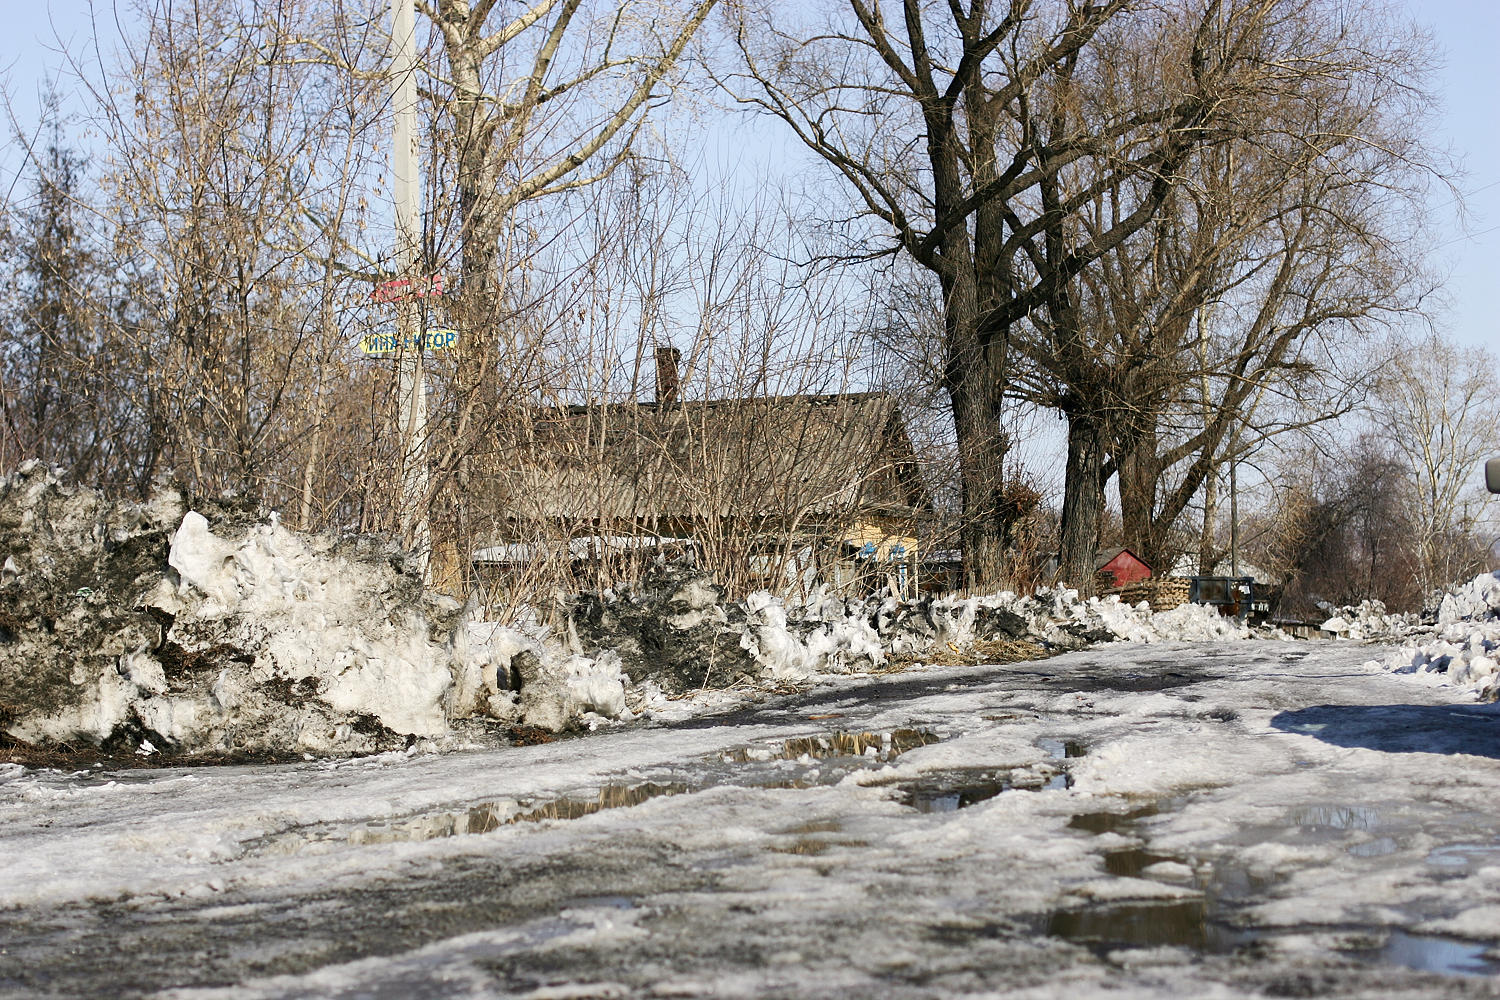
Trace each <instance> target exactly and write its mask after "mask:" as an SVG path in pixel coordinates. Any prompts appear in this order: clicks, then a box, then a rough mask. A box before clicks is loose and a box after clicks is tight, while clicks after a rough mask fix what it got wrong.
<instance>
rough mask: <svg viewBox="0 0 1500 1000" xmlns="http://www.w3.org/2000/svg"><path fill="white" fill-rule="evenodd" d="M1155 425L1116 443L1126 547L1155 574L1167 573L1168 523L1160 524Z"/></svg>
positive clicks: (1158, 466)
mask: <svg viewBox="0 0 1500 1000" xmlns="http://www.w3.org/2000/svg"><path fill="white" fill-rule="evenodd" d="M1156 437H1157V435H1156V428H1155V427H1154V426H1152V427H1148V428H1144V429H1142V430H1141V431H1140V432H1139V433H1137V434H1134V435H1131V436H1129V437H1127V438H1126V439H1124V440H1122V441H1120V442H1118V443H1117V447H1118V448H1119V456H1118V457H1119V469H1118V475H1119V477H1120V520H1121V523H1122V527H1123V528H1124V536H1125V537H1124V541H1125V546H1126V548H1128V549H1130V551H1132V552H1134V553H1135V554H1136V555H1137V556H1139V557H1140V559H1141V561H1142V562H1144V563H1145V564H1146V565H1147V566H1150V567H1151V572H1152V573H1155V574H1163V573H1166V572H1167V570H1168V569H1169V568H1170V567H1169V566H1167V565H1166V563H1167V559H1168V556H1169V553H1168V552H1167V548H1168V543H1167V533H1168V531H1169V530H1170V528H1169V526H1167V525H1162V524H1158V523H1157V521H1156V520H1155V518H1154V516H1153V515H1154V514H1155V512H1156V487H1157V483H1158V482H1159V481H1160V479H1161V462H1160V461H1159V459H1158V457H1157V450H1156Z"/></svg>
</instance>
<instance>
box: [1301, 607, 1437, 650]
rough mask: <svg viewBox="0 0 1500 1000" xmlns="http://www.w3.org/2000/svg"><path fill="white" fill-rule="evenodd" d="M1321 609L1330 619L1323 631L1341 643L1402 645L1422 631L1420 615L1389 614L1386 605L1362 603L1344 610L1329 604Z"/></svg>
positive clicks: (1324, 623)
mask: <svg viewBox="0 0 1500 1000" xmlns="http://www.w3.org/2000/svg"><path fill="white" fill-rule="evenodd" d="M1320 607H1322V609H1323V610H1324V611H1326V612H1327V613H1328V615H1329V617H1328V619H1327V620H1326V621H1325V622H1323V624H1322V625H1321V626H1319V627H1320V628H1321V629H1322V631H1324V632H1332V633H1333V634H1334V635H1336V636H1338V637H1339V638H1341V639H1354V640H1365V641H1373V642H1398V641H1400V640H1401V639H1402V638H1404V637H1405V636H1407V635H1409V634H1410V633H1412V632H1413V631H1418V630H1420V629H1421V627H1422V618H1421V616H1420V615H1413V614H1403V613H1401V612H1388V611H1386V609H1385V603H1384V602H1383V601H1361V602H1360V603H1359V604H1358V605H1352V606H1349V607H1343V608H1336V607H1334V606H1333V605H1331V604H1326V603H1325V604H1322V605H1320Z"/></svg>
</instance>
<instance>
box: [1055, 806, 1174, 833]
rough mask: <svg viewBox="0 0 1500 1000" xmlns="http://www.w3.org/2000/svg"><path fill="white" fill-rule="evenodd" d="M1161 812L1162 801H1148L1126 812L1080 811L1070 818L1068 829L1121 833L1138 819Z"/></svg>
mask: <svg viewBox="0 0 1500 1000" xmlns="http://www.w3.org/2000/svg"><path fill="white" fill-rule="evenodd" d="M1159 812H1161V803H1159V802H1148V803H1146V804H1145V805H1142V806H1137V807H1135V808H1134V809H1129V810H1126V811H1125V812H1092V813H1079V814H1078V815H1076V816H1074V817H1073V818H1072V819H1070V820H1068V829H1069V830H1083V831H1084V832H1086V833H1119V832H1120V831H1121V830H1123V829H1124V828H1126V827H1128V826H1131V825H1132V824H1134V823H1135V822H1136V820H1141V819H1145V818H1146V817H1148V816H1155V815H1156V814H1157V813H1159Z"/></svg>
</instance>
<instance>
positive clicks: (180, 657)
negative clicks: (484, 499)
mask: <svg viewBox="0 0 1500 1000" xmlns="http://www.w3.org/2000/svg"><path fill="white" fill-rule="evenodd" d="M478 617H479V616H478V614H477V613H476V612H475V611H474V609H473V608H472V607H465V606H462V605H460V604H459V602H457V601H455V600H453V599H451V598H447V597H442V596H438V595H435V594H432V593H430V592H428V591H426V590H425V589H424V587H423V584H422V579H421V574H420V572H419V571H418V569H417V568H416V567H415V566H414V565H413V564H412V563H411V561H410V560H409V559H408V558H407V556H406V555H405V554H404V553H402V552H401V551H400V550H398V549H396V548H395V547H393V546H392V545H390V544H389V543H388V542H386V541H383V540H381V539H379V538H375V537H371V536H350V537H334V536H331V535H311V534H306V533H302V532H297V531H293V530H290V529H288V528H286V527H285V526H284V525H282V524H281V523H280V522H279V521H278V519H277V517H276V516H275V515H274V514H266V513H264V512H263V511H260V510H258V509H256V508H254V507H253V505H248V504H245V503H242V502H238V501H233V500H219V501H214V500H207V499H204V498H191V497H189V496H188V495H187V494H186V493H185V492H184V491H183V490H181V489H180V488H176V487H172V486H170V485H165V484H164V485H160V486H158V487H157V488H156V489H154V491H153V492H152V494H151V495H150V497H149V498H148V499H147V500H145V501H144V502H141V503H127V502H115V501H110V500H108V499H106V498H105V497H104V496H103V495H102V494H101V493H99V492H98V491H96V490H91V489H86V488H82V487H77V486H71V485H67V484H65V483H63V482H62V481H61V480H60V479H59V478H58V476H57V475H56V474H55V473H53V472H51V471H49V470H47V469H46V468H45V467H43V466H42V465H40V464H39V463H30V464H28V465H26V466H24V467H22V468H21V469H20V470H19V471H18V472H17V473H16V474H14V475H13V476H10V477H8V478H6V479H3V480H0V732H3V733H4V734H6V735H7V736H8V737H10V738H11V739H14V740H20V741H22V742H23V743H26V744H32V745H37V746H59V745H61V746H73V747H79V746H93V747H102V748H104V749H106V750H108V751H112V752H127V753H128V752H136V753H141V754H146V755H150V754H154V753H159V752H160V753H168V754H180V753H218V754H236V753H254V754H264V753H273V754H274V753H368V752H374V751H380V750H387V749H395V748H400V747H405V746H409V745H411V744H412V743H414V742H416V741H419V740H428V741H437V743H436V744H435V745H444V744H443V741H445V740H447V741H461V740H464V739H467V736H466V735H465V734H466V733H468V732H469V727H467V726H463V725H460V726H459V729H458V731H457V732H456V731H455V729H454V725H455V723H462V722H464V720H481V722H492V723H493V722H498V723H504V724H526V725H531V726H539V727H542V728H545V729H549V730H554V731H555V730H559V729H563V728H566V727H568V726H572V725H579V724H583V725H592V724H597V723H598V722H600V721H602V720H607V719H621V720H628V719H630V718H633V717H635V715H636V714H638V713H640V712H642V711H648V710H655V709H658V708H660V707H661V706H662V705H663V704H664V703H665V702H666V701H667V700H669V699H678V698H681V697H683V696H685V695H691V694H695V693H697V692H700V691H704V690H724V689H729V688H738V687H747V686H748V687H760V688H767V687H769V688H775V687H778V686H781V685H784V684H786V683H797V682H803V681H807V680H811V679H813V678H816V677H819V676H826V675H830V674H847V673H854V672H861V671H867V670H874V669H879V668H881V667H883V666H885V665H886V663H887V659H888V657H892V656H895V657H900V658H906V659H918V658H920V657H921V656H922V655H923V654H924V653H926V652H927V651H929V650H935V649H936V650H942V649H944V648H945V647H962V646H966V645H970V644H972V643H975V642H981V641H990V640H1027V641H1031V642H1036V643H1040V644H1043V645H1046V646H1048V647H1050V648H1054V649H1076V648H1080V647H1082V646H1085V645H1089V644H1092V643H1099V642H1110V641H1116V640H1127V641H1134V642H1155V641H1161V640H1184V639H1187V640H1192V639H1223V638H1243V637H1247V636H1249V635H1250V632H1249V630H1248V629H1246V628H1245V627H1244V626H1243V625H1241V624H1239V623H1237V622H1234V621H1232V620H1229V619H1225V618H1221V617H1220V616H1219V615H1218V614H1217V613H1215V612H1214V611H1212V610H1211V609H1208V608H1203V607H1195V606H1186V607H1182V608H1178V609H1176V610H1174V611H1169V612H1165V613H1161V614H1153V613H1152V612H1151V611H1150V609H1149V608H1148V607H1147V606H1146V605H1145V604H1141V605H1137V606H1131V605H1127V604H1122V603H1120V601H1119V599H1118V598H1117V597H1108V598H1104V599H1102V600H1099V599H1090V600H1086V601H1084V600H1079V598H1078V594H1077V592H1076V591H1072V590H1066V589H1054V590H1048V591H1042V592H1039V593H1038V594H1036V595H1034V596H1027V597H1020V596H1017V595H1015V594H1011V593H1004V594H998V595H994V596H990V597H982V598H967V599H942V600H931V599H926V600H921V601H899V600H896V599H894V598H887V599H870V600H864V601H861V600H848V599H845V598H842V597H838V596H836V595H832V594H830V593H828V592H826V591H820V592H817V593H816V594H815V595H814V596H813V597H812V598H810V599H808V600H806V601H801V602H794V603H788V602H787V601H785V600H783V599H782V598H780V597H776V596H773V595H771V594H769V593H766V592H758V593H754V594H751V595H750V596H749V597H748V598H746V599H745V600H743V601H731V600H729V599H728V598H727V595H726V594H725V593H724V591H723V590H722V589H721V588H719V587H718V586H717V585H716V584H714V582H713V581H712V580H710V579H706V578H704V577H703V576H702V575H701V574H700V573H698V572H697V571H696V570H694V569H692V568H691V567H686V566H681V565H663V566H659V567H656V568H655V569H654V570H653V571H652V572H651V573H649V574H648V575H647V578H646V580H644V581H643V582H642V583H641V585H640V586H639V587H637V588H635V589H634V590H632V591H631V592H629V593H616V592H613V591H604V592H600V593H585V594H579V595H575V596H573V597H571V598H567V599H565V600H564V601H563V602H562V603H561V605H560V606H559V607H558V608H556V609H551V610H549V611H547V612H546V613H541V612H538V613H535V614H534V615H533V616H532V620H531V621H530V622H529V623H527V622H522V623H513V625H512V626H505V625H500V624H495V623H491V622H484V621H480V620H478ZM544 619H545V620H547V621H550V622H553V623H556V624H554V625H544V624H543V620H544Z"/></svg>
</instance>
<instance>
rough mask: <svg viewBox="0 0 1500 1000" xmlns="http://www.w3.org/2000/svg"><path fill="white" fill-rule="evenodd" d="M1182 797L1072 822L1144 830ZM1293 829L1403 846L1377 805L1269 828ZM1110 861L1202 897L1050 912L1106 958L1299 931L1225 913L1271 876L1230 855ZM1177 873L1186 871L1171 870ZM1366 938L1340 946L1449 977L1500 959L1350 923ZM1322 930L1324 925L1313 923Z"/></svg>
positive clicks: (1466, 861)
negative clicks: (1124, 951)
mask: <svg viewBox="0 0 1500 1000" xmlns="http://www.w3.org/2000/svg"><path fill="white" fill-rule="evenodd" d="M1180 803H1181V800H1180V799H1160V800H1156V801H1152V802H1147V803H1144V804H1141V805H1137V806H1134V807H1133V808H1128V809H1125V810H1122V811H1120V812H1102V811H1101V812H1091V813H1079V814H1078V815H1075V816H1074V817H1073V818H1072V820H1070V821H1069V823H1068V827H1069V828H1070V829H1073V830H1081V831H1084V832H1086V833H1091V834H1105V833H1113V834H1123V835H1125V836H1132V837H1139V836H1140V834H1141V829H1140V827H1141V823H1140V821H1141V820H1145V819H1149V818H1150V817H1152V816H1156V815H1159V814H1161V813H1163V812H1167V811H1169V810H1170V809H1172V808H1175V807H1176V806H1177V805H1179V804H1180ZM1289 828H1290V829H1291V830H1295V831H1296V832H1297V834H1298V835H1299V836H1310V837H1314V838H1318V839H1330V840H1331V839H1335V838H1346V837H1350V836H1351V835H1352V836H1355V837H1359V836H1361V835H1363V836H1364V837H1365V839H1362V840H1359V841H1358V842H1357V843H1355V844H1352V845H1350V846H1348V847H1347V848H1346V850H1347V851H1348V853H1349V854H1351V855H1354V856H1356V857H1381V856H1384V855H1387V854H1392V853H1395V852H1396V851H1398V850H1400V849H1401V846H1402V845H1401V844H1400V842H1399V841H1398V840H1397V838H1396V837H1395V836H1391V835H1390V833H1389V828H1390V819H1389V817H1387V816H1384V815H1383V814H1382V812H1381V810H1379V809H1376V808H1374V807H1372V806H1366V805H1312V806H1302V807H1298V808H1296V809H1293V810H1291V811H1290V812H1288V813H1286V814H1285V816H1284V818H1283V823H1282V824H1281V825H1279V826H1275V827H1269V828H1267V829H1268V830H1280V831H1283V832H1285V831H1287V830H1288V829H1289ZM1496 855H1500V843H1455V844H1448V845H1445V846H1443V847H1439V848H1437V849H1435V850H1433V851H1431V852H1430V853H1429V854H1428V856H1427V861H1428V863H1429V864H1432V865H1436V866H1439V867H1448V868H1467V867H1469V866H1471V865H1473V864H1474V863H1475V862H1476V861H1480V860H1489V859H1492V858H1494V857H1495V856H1496ZM1103 862H1104V869H1105V871H1107V872H1108V873H1109V874H1111V875H1115V876H1118V877H1121V878H1147V879H1151V878H1153V877H1154V876H1155V875H1157V874H1160V875H1162V876H1163V877H1165V878H1166V880H1167V881H1184V882H1190V883H1191V884H1192V886H1193V887H1194V888H1196V889H1198V890H1200V891H1202V893H1203V895H1202V896H1201V897H1197V898H1193V899H1185V900H1170V901H1165V902H1154V901H1153V902H1126V903H1104V904H1098V905H1094V906H1088V907H1082V908H1076V909H1067V910H1059V911H1056V912H1054V913H1053V914H1051V916H1050V917H1049V918H1048V920H1047V933H1048V934H1050V935H1052V936H1054V937H1059V938H1064V939H1066V940H1069V941H1074V942H1076V943H1078V944H1082V945H1084V946H1086V947H1088V948H1089V949H1090V950H1091V951H1093V952H1095V953H1096V954H1098V955H1100V956H1101V957H1103V956H1106V955H1107V954H1108V953H1109V952H1110V951H1112V950H1116V949H1120V948H1151V947H1162V946H1168V947H1180V948H1187V949H1191V950H1193V951H1200V952H1221V953H1222V952H1226V951H1230V950H1233V949H1236V948H1239V947H1242V946H1245V945H1250V944H1253V943H1255V942H1257V941H1261V942H1266V941H1270V940H1273V939H1278V938H1282V937H1286V936H1291V935H1296V934H1299V933H1302V931H1301V930H1299V929H1292V928H1278V929H1276V930H1270V929H1256V928H1246V929H1238V928H1234V927H1232V926H1231V924H1232V922H1233V921H1232V920H1230V919H1228V918H1227V916H1226V915H1227V914H1229V913H1230V912H1231V911H1232V909H1233V907H1234V906H1235V905H1236V901H1243V900H1248V899H1252V898H1255V897H1257V896H1263V895H1264V892H1265V890H1266V888H1267V886H1268V885H1269V883H1268V882H1267V881H1266V880H1265V879H1261V878H1259V877H1256V876H1252V875H1251V874H1250V872H1249V871H1248V870H1246V869H1244V868H1243V867H1242V866H1239V865H1236V864H1235V863H1234V862H1233V861H1232V860H1231V859H1224V858H1220V859H1216V860H1213V861H1212V862H1211V863H1210V864H1208V865H1194V864H1192V863H1190V862H1189V861H1187V860H1186V859H1183V858H1179V857H1173V856H1171V855H1166V854H1159V853H1156V852H1153V851H1152V850H1150V847H1149V844H1147V843H1141V844H1139V845H1135V846H1130V847H1125V848H1120V849H1117V850H1110V851H1106V852H1105V853H1104V857H1103ZM1164 864H1175V865H1185V866H1187V868H1189V869H1191V870H1192V871H1193V874H1192V875H1191V877H1190V878H1189V877H1187V873H1186V872H1184V871H1182V870H1181V869H1171V870H1168V869H1163V870H1161V871H1160V872H1157V873H1153V871H1152V868H1153V867H1154V866H1156V865H1164ZM1173 874H1180V875H1182V876H1184V878H1182V879H1175V878H1172V877H1171V876H1172V875H1173ZM1346 929H1347V930H1349V931H1351V932H1353V933H1354V934H1356V935H1357V937H1358V938H1360V939H1363V940H1364V941H1366V942H1369V944H1368V945H1365V944H1361V945H1357V946H1350V947H1344V948H1340V949H1339V950H1340V952H1341V953H1342V954H1346V955H1348V956H1350V957H1351V958H1356V959H1359V960H1361V961H1366V962H1371V963H1378V964H1389V965H1399V966H1404V967H1406V968H1409V969H1416V970H1419V971H1424V972H1434V973H1439V974H1443V975H1453V976H1493V975H1497V974H1500V960H1497V959H1496V958H1492V957H1490V948H1491V945H1487V944H1484V943H1476V942H1473V941H1465V940H1462V939H1459V938H1450V937H1444V936H1441V935H1435V934H1416V933H1412V932H1410V931H1404V930H1399V929H1396V930H1384V929H1379V928H1368V927H1361V928H1346ZM1308 930H1309V931H1317V932H1324V933H1326V931H1327V928H1308Z"/></svg>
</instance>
